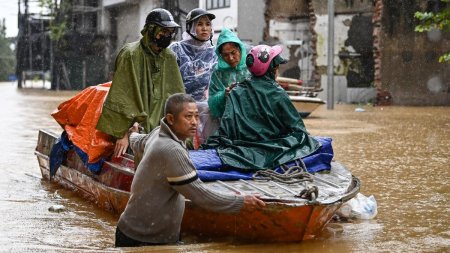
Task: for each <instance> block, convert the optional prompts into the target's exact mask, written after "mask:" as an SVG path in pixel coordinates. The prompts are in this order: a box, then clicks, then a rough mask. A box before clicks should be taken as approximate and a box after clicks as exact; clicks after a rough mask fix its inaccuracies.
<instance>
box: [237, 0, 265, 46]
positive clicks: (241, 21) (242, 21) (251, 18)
mask: <svg viewBox="0 0 450 253" xmlns="http://www.w3.org/2000/svg"><path fill="white" fill-rule="evenodd" d="M265 8H266V1H265V0H245V1H242V0H241V1H239V7H238V26H237V33H238V35H239V38H240V39H241V40H242V41H245V42H248V43H249V44H252V45H258V44H259V43H260V42H261V41H263V40H264V28H265V27H266V21H265V19H264V11H265Z"/></svg>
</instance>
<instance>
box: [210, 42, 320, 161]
mask: <svg viewBox="0 0 450 253" xmlns="http://www.w3.org/2000/svg"><path fill="white" fill-rule="evenodd" d="M281 51H282V47H281V46H273V47H270V46H267V45H258V46H256V47H253V48H252V49H251V50H250V52H249V53H248V54H247V57H246V65H247V67H248V69H249V71H250V72H251V74H252V76H251V78H250V79H247V80H245V81H243V82H241V83H238V84H237V85H236V87H235V88H233V89H232V90H231V91H230V93H229V94H228V98H227V102H226V104H225V109H224V112H223V115H222V118H221V121H220V127H219V129H218V130H217V131H216V132H215V133H214V134H213V135H211V136H210V137H209V138H208V140H207V142H206V144H205V145H204V146H202V148H214V149H216V150H217V153H218V155H219V157H220V158H221V160H222V162H223V163H224V164H225V165H228V166H232V167H235V168H241V169H273V168H275V167H278V166H279V165H281V164H284V163H287V162H291V161H293V160H296V159H299V158H303V157H305V156H308V155H310V154H312V153H313V152H315V151H316V150H318V149H319V148H320V143H319V142H318V141H317V140H315V139H313V138H312V137H311V136H310V135H309V134H308V132H307V131H306V128H305V125H304V123H303V120H302V119H301V117H300V115H299V113H298V112H297V110H296V109H295V107H294V105H293V104H292V102H291V101H290V99H289V96H288V94H287V93H286V91H285V90H284V89H283V88H281V87H280V85H279V84H278V83H277V82H276V81H275V78H276V76H277V74H278V66H279V64H282V63H285V62H286V60H284V59H283V58H282V57H281V56H280V53H281Z"/></svg>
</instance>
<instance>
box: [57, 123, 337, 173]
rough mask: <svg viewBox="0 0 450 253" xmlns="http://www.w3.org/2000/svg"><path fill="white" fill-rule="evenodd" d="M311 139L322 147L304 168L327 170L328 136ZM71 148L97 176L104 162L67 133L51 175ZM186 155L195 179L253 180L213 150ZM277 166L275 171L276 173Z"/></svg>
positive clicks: (330, 150) (60, 141)
mask: <svg viewBox="0 0 450 253" xmlns="http://www.w3.org/2000/svg"><path fill="white" fill-rule="evenodd" d="M314 139H316V140H318V141H319V142H320V144H322V147H321V148H320V149H319V150H317V151H316V152H314V153H312V154H311V155H309V156H307V157H304V158H303V162H304V163H305V166H306V169H307V170H308V172H310V173H314V172H318V171H322V170H330V169H331V160H332V159H333V147H332V145H331V142H332V139H331V138H329V137H318V136H315V137H314ZM71 149H74V150H75V152H76V153H77V154H78V156H79V157H80V158H81V160H82V161H83V163H84V165H85V166H86V167H87V168H88V169H89V170H90V171H91V172H93V173H95V174H98V173H99V172H100V170H101V166H102V165H103V163H104V159H101V160H100V161H99V162H97V163H87V161H88V156H87V155H86V153H85V152H83V151H82V150H81V149H79V148H78V147H76V146H75V145H73V144H72V142H71V141H70V140H69V139H68V137H67V134H66V132H63V133H62V134H61V137H60V138H58V140H57V141H56V143H55V145H53V148H52V150H51V152H50V157H49V159H50V175H51V176H54V175H55V174H56V171H57V170H58V168H59V166H60V165H61V164H62V162H63V161H64V160H65V159H66V155H67V152H68V151H69V150H71ZM189 156H190V158H191V160H192V163H193V164H194V166H195V168H196V169H197V171H198V176H199V178H200V179H201V180H202V181H205V182H206V181H214V180H223V181H227V180H239V179H244V180H249V179H252V177H253V174H254V173H255V171H253V170H241V169H237V168H231V167H229V166H226V165H224V164H223V163H222V161H221V160H220V158H219V155H218V154H217V151H216V150H215V149H206V150H190V151H189ZM286 165H287V166H293V165H296V164H295V161H292V162H290V163H288V164H286ZM278 169H279V167H277V168H274V170H275V171H277V170H278Z"/></svg>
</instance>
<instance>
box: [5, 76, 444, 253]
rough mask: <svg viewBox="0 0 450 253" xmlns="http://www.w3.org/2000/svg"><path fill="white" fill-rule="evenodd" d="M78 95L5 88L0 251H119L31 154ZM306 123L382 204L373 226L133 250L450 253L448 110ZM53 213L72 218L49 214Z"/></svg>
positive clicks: (329, 113)
mask: <svg viewBox="0 0 450 253" xmlns="http://www.w3.org/2000/svg"><path fill="white" fill-rule="evenodd" d="M74 94H75V92H53V91H49V90H45V89H41V88H36V87H35V88H25V89H22V90H18V89H17V88H16V85H15V84H14V83H0V101H1V102H0V103H1V106H0V115H1V121H0V140H1V145H0V156H1V157H0V169H1V173H2V176H1V177H0V222H1V226H0V245H1V247H0V251H1V252H66V251H70V252H80V251H81V252H99V251H100V252H109V251H119V249H115V248H114V247H113V244H114V231H115V225H116V221H117V217H116V216H113V215H111V214H109V213H107V212H104V211H102V210H100V209H98V208H97V207H96V206H95V205H94V204H92V203H90V202H87V201H85V200H83V199H81V198H79V197H78V196H77V195H76V193H73V192H71V191H68V190H64V189H61V188H60V187H59V186H58V185H54V184H52V183H50V182H48V181H44V180H42V179H41V174H40V171H39V166H38V163H37V160H36V157H35V156H34V153H33V152H34V148H35V146H36V141H37V133H38V129H40V128H46V129H50V130H53V131H56V132H59V131H60V127H59V125H57V124H56V122H55V121H54V120H53V119H52V118H51V117H50V113H51V112H52V111H53V110H54V109H55V108H56V107H57V106H58V104H59V103H61V102H62V101H65V100H67V99H68V98H70V97H72V96H73V95H74ZM357 107H360V108H363V109H364V110H365V111H364V112H357V111H355V109H356V108H357ZM305 124H306V126H307V129H308V131H309V132H310V133H311V134H313V135H320V136H330V137H332V138H333V148H334V151H335V159H336V160H339V161H341V162H342V163H343V164H345V165H346V166H347V167H348V168H349V169H350V170H351V171H352V172H353V174H355V175H356V176H357V177H359V178H360V179H361V181H362V188H361V192H362V193H363V194H364V195H366V196H370V195H374V196H375V198H376V200H377V203H378V216H377V217H376V218H375V219H373V220H366V221H363V220H357V221H352V222H336V223H331V224H329V225H328V226H327V227H326V229H325V230H324V231H323V233H322V234H321V235H320V236H319V237H318V238H317V239H314V240H311V241H306V242H302V243H289V244H239V243H235V242H227V241H225V242H224V241H214V242H208V243H204V242H201V243H200V242H196V241H190V240H189V238H188V239H187V240H186V241H185V244H184V245H176V246H157V247H144V248H139V249H130V251H134V252H144V251H145V252H148V251H150V252H300V251H301V252H450V205H449V195H450V184H449V179H450V107H397V106H392V107H372V106H368V105H367V106H357V105H336V106H335V109H334V110H327V109H326V107H325V106H322V107H321V108H319V109H317V110H316V111H314V112H313V113H312V114H311V115H310V117H308V118H307V119H305ZM53 205H63V206H64V207H65V210H64V211H62V212H50V211H49V210H48V209H49V207H51V206H53Z"/></svg>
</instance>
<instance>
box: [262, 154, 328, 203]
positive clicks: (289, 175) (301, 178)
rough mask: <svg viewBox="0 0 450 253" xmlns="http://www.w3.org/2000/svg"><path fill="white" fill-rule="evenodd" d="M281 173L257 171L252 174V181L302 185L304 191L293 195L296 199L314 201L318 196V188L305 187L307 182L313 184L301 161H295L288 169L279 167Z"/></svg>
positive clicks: (312, 186) (283, 165)
mask: <svg viewBox="0 0 450 253" xmlns="http://www.w3.org/2000/svg"><path fill="white" fill-rule="evenodd" d="M280 169H281V170H282V172H281V173H280V172H275V171H273V170H259V171H257V172H255V174H253V179H256V180H267V181H277V182H281V183H285V184H295V183H304V184H305V189H303V190H302V191H301V192H300V193H299V194H297V195H295V197H297V198H302V199H308V200H310V201H314V200H316V199H317V197H318V196H319V188H318V187H317V186H315V185H307V184H306V183H307V182H313V181H314V178H313V175H311V174H310V173H309V172H308V171H307V170H306V165H305V163H304V162H303V160H302V159H299V160H295V165H294V166H291V167H288V166H287V165H285V164H282V165H281V166H280Z"/></svg>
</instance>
